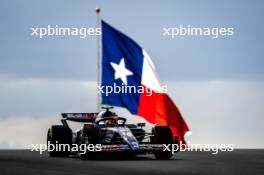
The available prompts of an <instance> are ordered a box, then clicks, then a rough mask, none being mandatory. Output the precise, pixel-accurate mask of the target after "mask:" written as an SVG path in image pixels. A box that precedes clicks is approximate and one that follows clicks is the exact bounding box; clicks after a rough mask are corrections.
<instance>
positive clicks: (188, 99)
mask: <svg viewBox="0 0 264 175" xmlns="http://www.w3.org/2000/svg"><path fill="white" fill-rule="evenodd" d="M95 85H96V83H95V82H92V81H68V80H47V79H3V78H2V79H0V88H1V91H0V106H1V111H0V147H1V148H25V147H28V146H29V145H30V144H31V143H45V142H46V132H47V129H48V128H49V127H50V126H51V125H52V124H58V123H59V120H60V113H61V112H93V111H95V110H96V102H95V99H96V94H95V91H96V88H95V87H96V86H95ZM263 88H264V82H262V81H179V82H168V90H169V95H170V96H171V97H172V99H173V100H174V102H175V103H176V104H177V105H178V107H179V108H180V110H181V112H182V114H183V116H184V118H185V120H186V121H187V122H188V124H189V126H190V129H191V130H192V133H193V135H191V136H190V137H188V140H189V141H191V143H209V144H212V143H232V144H234V145H235V147H244V148H246V147H248V148H263V147H264V141H263V140H262V139H261V138H262V133H263V131H264V129H263V127H262V123H263V122H264V119H263V116H264V110H263V106H262V105H263V104H264V94H263ZM115 110H116V112H118V113H119V114H120V115H121V116H124V117H127V118H128V121H129V122H143V121H144V120H143V119H142V118H140V117H137V116H132V115H130V114H129V113H128V112H127V111H126V110H125V109H122V108H116V109H115ZM72 126H73V128H74V129H77V128H78V127H80V126H78V125H72ZM147 128H148V130H149V129H150V125H148V127H147Z"/></svg>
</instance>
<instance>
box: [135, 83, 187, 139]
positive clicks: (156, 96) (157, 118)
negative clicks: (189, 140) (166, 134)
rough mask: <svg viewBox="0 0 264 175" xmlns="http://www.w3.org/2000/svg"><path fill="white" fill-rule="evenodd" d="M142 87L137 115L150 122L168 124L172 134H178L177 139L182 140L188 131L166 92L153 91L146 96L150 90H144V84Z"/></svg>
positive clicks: (161, 124)
mask: <svg viewBox="0 0 264 175" xmlns="http://www.w3.org/2000/svg"><path fill="white" fill-rule="evenodd" d="M144 88H145V89H144V93H142V94H141V95H140V101H139V107H138V113H137V115H139V116H141V117H143V118H145V119H146V120H147V121H148V122H150V123H152V124H157V125H160V126H164V125H168V126H170V128H171V130H172V132H173V135H174V136H178V137H179V141H182V142H184V135H185V134H186V132H188V131H189V128H188V126H187V124H186V122H185V121H184V119H183V117H182V115H181V113H180V111H179V109H178V108H177V106H176V105H175V104H174V103H173V101H172V100H171V98H170V97H169V96H168V95H167V94H164V93H156V92H154V91H153V92H152V95H151V96H148V95H149V94H148V93H146V92H149V91H150V90H149V89H148V91H146V89H147V87H145V86H144Z"/></svg>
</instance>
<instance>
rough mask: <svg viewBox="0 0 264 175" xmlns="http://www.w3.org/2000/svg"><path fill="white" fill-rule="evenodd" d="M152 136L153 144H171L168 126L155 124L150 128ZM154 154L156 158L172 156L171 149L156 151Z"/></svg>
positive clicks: (170, 132)
mask: <svg viewBox="0 0 264 175" xmlns="http://www.w3.org/2000/svg"><path fill="white" fill-rule="evenodd" d="M152 132H153V135H154V137H153V138H152V143H154V144H170V145H171V144H173V135H172V131H171V129H170V127H168V126H155V127H154V128H153V130H152ZM154 155H155V157H156V158H157V159H169V158H171V157H172V152H171V151H156V152H154Z"/></svg>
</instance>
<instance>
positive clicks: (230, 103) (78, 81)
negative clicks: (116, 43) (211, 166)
mask: <svg viewBox="0 0 264 175" xmlns="http://www.w3.org/2000/svg"><path fill="white" fill-rule="evenodd" d="M96 6H100V7H101V8H102V13H101V17H102V18H103V19H104V20H105V21H107V22H108V23H109V24H111V25H112V26H114V27H115V28H117V29H119V30H120V31H122V32H124V33H125V34H127V35H128V36H130V37H132V38H133V39H134V40H135V41H137V42H138V43H139V44H140V45H141V46H142V47H143V48H144V49H145V50H147V52H148V53H149V55H150V56H151V58H152V60H153V62H154V63H155V65H156V67H157V71H158V73H159V75H160V78H161V80H162V81H163V82H166V83H168V84H169V94H170V95H171V96H172V98H173V100H174V101H175V103H176V104H177V105H178V106H179V108H180V110H181V111H182V113H183V114H184V118H185V119H186V120H187V121H188V123H189V126H190V129H191V130H192V131H193V135H192V136H191V137H190V141H192V142H197V143H198V142H199V143H233V144H234V145H236V146H237V147H254V148H256V147H257V148H260V147H261V148H263V147H264V141H263V140H261V138H262V133H263V131H264V129H263V127H262V126H261V123H263V122H264V120H263V116H264V110H263V104H264V100H263V99H264V93H263V89H264V84H263V78H264V69H263V66H264V59H263V58H264V45H263V41H264V34H263V28H264V22H263V16H264V10H263V7H264V3H263V1H260V0H253V1H249V0H246V1H235V0H234V1H228V0H225V1H207V0H201V1H195V0H193V1H190V0H187V1H176V0H173V1H146V0H145V1H141V0H136V1H121V0H120V1H87V0H79V1H63V0H58V1H52V0H45V1H34V0H28V1H20V0H3V1H1V2H0V21H1V27H0V38H1V40H0V147H3V148H6V147H13V148H16V147H24V146H25V145H28V144H29V143H31V142H35V143H36V142H45V140H44V139H43V138H45V137H44V135H45V132H46V129H47V127H48V125H49V124H51V123H52V122H55V121H56V120H57V121H58V120H59V113H60V112H86V111H94V110H95V109H96V108H95V106H96V103H95V79H96V74H95V73H96V67H95V65H96V38H95V37H94V36H88V37H87V38H85V39H81V38H78V37H72V36H57V37H56V36H54V37H48V38H43V39H40V38H38V37H33V36H31V28H32V27H47V25H51V26H55V25H58V26H60V27H95V25H96V15H95V12H94V9H95V7H96ZM180 24H181V25H191V26H193V27H233V28H234V35H233V36H229V37H220V38H218V39H212V38H210V37H205V36H200V37H198V36H185V37H184V36H182V37H176V38H174V39H170V38H169V37H164V36H163V35H162V34H163V28H164V27H178V26H179V25H180ZM120 112H121V113H122V114H125V115H128V117H130V119H132V120H134V119H135V117H134V118H133V117H132V116H129V114H128V113H126V111H124V110H120ZM29 124H31V126H30V125H29ZM6 130H10V133H8V132H4V131H6ZM18 131H19V133H20V135H18V134H17V133H18ZM7 133H8V134H7ZM43 133H44V134H43ZM9 134H10V135H12V136H13V137H10V135H9ZM38 134H42V136H41V137H38ZM21 137H25V138H24V139H21ZM11 138H12V139H11Z"/></svg>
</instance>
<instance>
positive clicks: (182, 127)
mask: <svg viewBox="0 0 264 175" xmlns="http://www.w3.org/2000/svg"><path fill="white" fill-rule="evenodd" d="M102 42H103V55H102V84H101V87H105V88H108V87H116V86H118V87H119V90H120V89H122V90H123V89H127V88H125V87H130V88H129V89H130V90H131V89H132V90H133V92H129V93H128V92H127V91H125V92H124V91H120V92H119V93H115V92H114V91H111V93H108V94H106V93H102V104H107V105H113V106H120V107H124V108H126V109H127V110H129V111H130V112H131V113H132V114H134V115H138V116H141V117H143V118H145V119H146V120H147V121H148V122H150V123H152V124H156V125H161V126H163V125H168V126H170V128H171V130H172V132H173V134H174V135H175V136H178V138H179V141H184V135H185V134H186V133H187V132H188V131H189V128H188V126H187V124H186V122H185V121H184V119H183V117H182V115H181V113H180V111H179V110H178V108H177V107H176V105H175V104H174V103H173V101H172V100H171V99H170V97H169V96H168V95H167V94H166V93H164V92H163V91H164V90H163V88H162V86H161V84H160V82H159V79H158V77H157V74H156V72H155V66H154V64H153V63H152V61H151V59H150V57H149V55H148V54H147V52H146V51H145V50H144V49H142V48H141V47H140V46H139V45H138V44H137V43H136V42H135V41H133V40H132V39H131V38H129V37H128V36H126V35H124V34H123V33H121V32H119V31H118V30H116V29H115V28H113V27H111V26H110V25H109V24H107V23H106V22H104V21H102ZM150 91H151V92H152V94H151V95H150V94H149V93H147V92H150Z"/></svg>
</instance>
